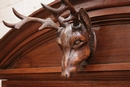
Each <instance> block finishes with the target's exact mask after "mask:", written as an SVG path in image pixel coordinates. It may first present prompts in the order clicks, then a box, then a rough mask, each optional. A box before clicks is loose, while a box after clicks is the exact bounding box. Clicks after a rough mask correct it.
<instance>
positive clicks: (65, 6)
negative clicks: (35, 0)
mask: <svg viewBox="0 0 130 87" xmlns="http://www.w3.org/2000/svg"><path fill="white" fill-rule="evenodd" d="M42 6H43V7H44V8H46V9H47V10H49V11H50V12H51V13H52V14H53V15H54V16H55V17H56V18H58V20H59V21H61V20H63V21H62V23H61V24H62V25H63V23H64V22H67V21H70V20H72V21H73V25H74V26H78V25H79V20H78V12H77V11H76V10H75V8H74V7H73V6H72V5H71V4H70V2H69V1H68V0H61V6H60V7H59V8H57V9H55V8H52V7H49V6H47V5H44V4H42ZM66 10H70V15H69V16H68V17H67V18H66V19H63V18H62V19H61V16H60V15H61V14H62V13H63V12H64V11H66ZM59 16H60V17H59Z"/></svg>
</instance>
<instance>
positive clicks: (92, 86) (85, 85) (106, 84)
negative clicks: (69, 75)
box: [3, 81, 130, 87]
mask: <svg viewBox="0 0 130 87" xmlns="http://www.w3.org/2000/svg"><path fill="white" fill-rule="evenodd" d="M3 85H6V87H72V86H74V87H129V86H130V83H129V81H123V82H122V81H98V82H97V81H82V82H81V81H73V82H72V81H22V82H20V81H8V82H7V81H3Z"/></svg>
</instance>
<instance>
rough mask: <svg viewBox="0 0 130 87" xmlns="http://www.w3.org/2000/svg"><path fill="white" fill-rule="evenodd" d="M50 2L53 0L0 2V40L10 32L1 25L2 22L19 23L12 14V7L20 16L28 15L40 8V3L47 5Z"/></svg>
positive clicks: (7, 0)
mask: <svg viewBox="0 0 130 87" xmlns="http://www.w3.org/2000/svg"><path fill="white" fill-rule="evenodd" d="M52 1H54V0H0V38H2V36H3V35H4V34H5V33H7V32H8V31H9V30H10V29H9V28H7V27H5V26H4V25H3V23H2V20H5V21H7V22H9V23H16V22H18V21H19V19H18V18H17V17H15V15H14V14H13V12H12V7H13V8H15V9H16V10H17V11H18V12H19V13H21V14H24V15H29V14H31V13H32V12H34V11H35V10H37V9H39V8H41V7H42V6H41V4H40V3H44V4H48V3H50V2H52Z"/></svg>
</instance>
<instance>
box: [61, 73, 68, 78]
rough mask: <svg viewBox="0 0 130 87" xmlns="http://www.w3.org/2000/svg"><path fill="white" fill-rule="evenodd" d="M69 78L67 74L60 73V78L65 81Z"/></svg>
mask: <svg viewBox="0 0 130 87" xmlns="http://www.w3.org/2000/svg"><path fill="white" fill-rule="evenodd" d="M69 77H70V75H69V73H64V72H62V73H61V78H63V79H67V78H69Z"/></svg>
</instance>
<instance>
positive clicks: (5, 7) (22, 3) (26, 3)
mask: <svg viewBox="0 0 130 87" xmlns="http://www.w3.org/2000/svg"><path fill="white" fill-rule="evenodd" d="M52 1H54V0H0V38H2V37H3V35H5V34H6V33H7V32H8V31H9V30H10V29H9V28H7V27H5V26H4V24H3V23H2V20H4V21H7V22H9V23H16V22H18V21H19V19H18V18H17V17H16V16H15V15H14V14H13V12H12V7H13V8H15V9H16V10H17V11H18V12H19V13H21V14H24V15H26V16H27V15H29V14H31V13H32V12H34V11H35V10H37V9H39V8H41V7H42V6H41V4H40V3H44V4H48V3H50V2H52ZM0 87H1V80H0Z"/></svg>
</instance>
